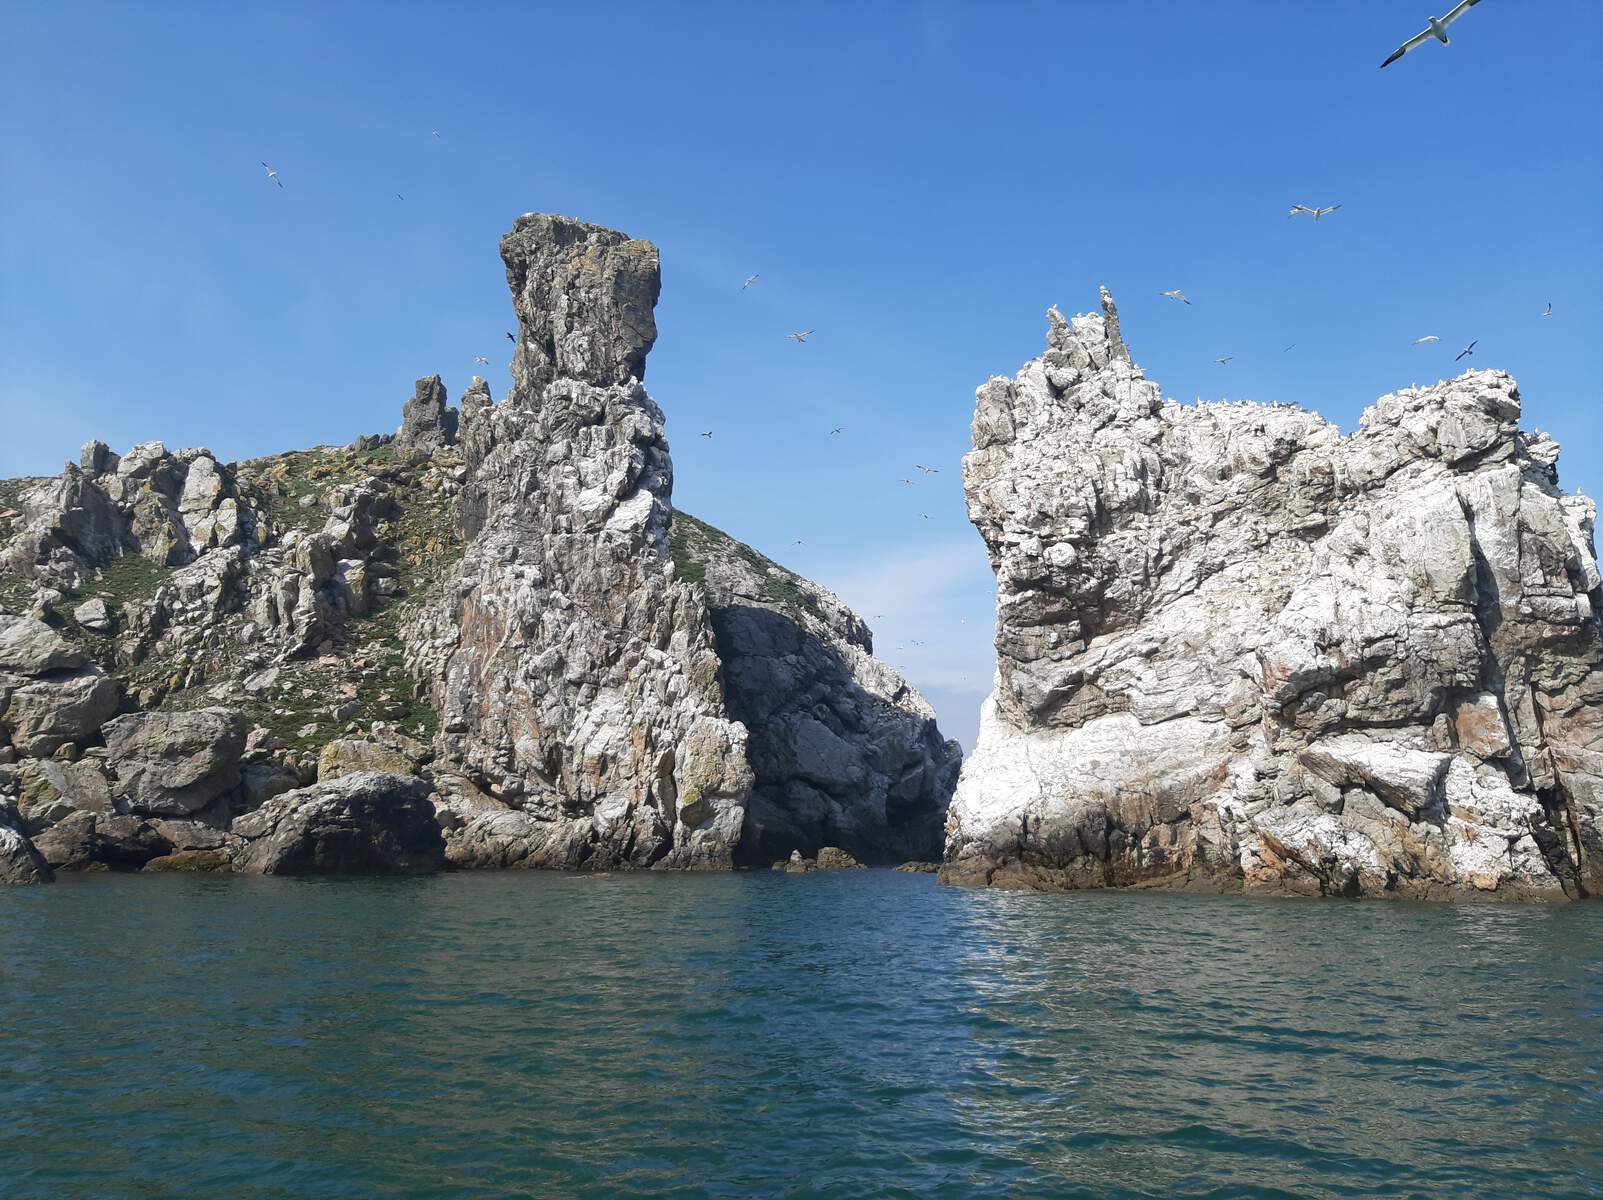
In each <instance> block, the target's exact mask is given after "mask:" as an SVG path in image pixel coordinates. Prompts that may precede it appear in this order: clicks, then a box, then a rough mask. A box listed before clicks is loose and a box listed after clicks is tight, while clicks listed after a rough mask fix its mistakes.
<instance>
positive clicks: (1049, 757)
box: [943, 292, 1603, 899]
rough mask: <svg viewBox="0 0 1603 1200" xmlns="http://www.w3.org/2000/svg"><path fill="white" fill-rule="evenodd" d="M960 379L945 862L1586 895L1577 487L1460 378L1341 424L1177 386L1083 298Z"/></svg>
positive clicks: (1084, 873)
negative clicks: (1148, 365) (950, 784)
mask: <svg viewBox="0 0 1603 1200" xmlns="http://www.w3.org/2000/svg"><path fill="white" fill-rule="evenodd" d="M1049 316H1050V319H1051V329H1050V333H1049V336H1048V350H1047V353H1046V354H1045V355H1044V356H1043V357H1042V358H1040V359H1037V360H1036V361H1034V362H1032V363H1030V364H1028V365H1027V366H1025V368H1024V369H1023V370H1022V371H1021V372H1020V373H1019V375H1018V376H1017V377H1016V378H1015V379H1013V380H1006V379H993V380H991V381H990V382H989V383H987V384H986V385H985V386H984V387H982V388H981V389H980V390H979V394H978V405H977V408H976V411H975V417H974V450H973V451H972V452H971V453H970V454H969V455H968V456H967V458H966V459H965V460H964V483H965V490H966V493H967V498H968V506H969V515H970V518H971V520H973V522H974V524H975V525H976V527H977V528H978V529H979V531H980V533H981V535H982V536H983V537H984V538H985V541H986V545H987V547H988V548H989V551H990V555H991V561H992V565H993V567H994V569H995V571H996V574H997V583H998V601H999V605H998V607H999V619H998V628H997V637H996V650H997V670H996V680H995V688H994V691H993V693H992V696H991V699H990V700H989V701H988V702H987V703H986V705H985V708H984V710H983V713H982V725H981V733H980V738H979V742H978V745H977V746H976V748H975V752H974V754H973V755H972V757H971V758H970V759H969V761H968V763H967V764H966V765H965V767H964V769H963V774H962V780H961V782H960V784H959V786H958V790H957V794H956V796H955V797H954V799H953V802H952V806H951V812H950V816H949V821H948V840H947V859H948V862H947V865H946V867H945V869H944V871H943V878H944V879H946V880H948V881H950V882H960V883H991V884H995V885H999V886H1015V887H1043V888H1060V887H1099V886H1111V885H1126V884H1127V885H1138V886H1172V887H1199V888H1229V889H1246V890H1250V891H1289V892H1308V893H1324V894H1340V895H1365V896H1369V895H1374V896H1413V897H1431V898H1434V897H1441V898H1475V897H1481V896H1487V897H1505V898H1509V897H1512V898H1540V899H1558V898H1562V897H1563V896H1564V895H1565V894H1566V893H1568V894H1569V895H1582V894H1586V893H1588V892H1595V891H1598V890H1603V640H1600V635H1599V625H1600V612H1603V592H1600V588H1599V582H1600V581H1599V574H1598V567H1597V562H1596V556H1595V552H1594V549H1593V544H1592V540H1593V520H1594V510H1593V505H1592V502H1591V501H1590V500H1587V499H1585V498H1582V497H1579V496H1573V495H1565V494H1564V493H1563V492H1561V491H1560V490H1559V488H1558V480H1557V472H1556V466H1555V464H1556V462H1557V458H1558V447H1557V446H1556V445H1555V444H1554V443H1553V442H1552V441H1550V440H1549V439H1548V438H1546V437H1545V436H1544V435H1542V434H1530V433H1526V432H1523V431H1522V430H1521V429H1520V427H1519V417H1520V400H1519V394H1518V392H1517V390H1516V389H1515V386H1514V382H1513V380H1511V379H1510V378H1509V377H1508V376H1506V375H1503V374H1500V373H1498V372H1495V371H1471V372H1468V373H1466V374H1465V375H1463V376H1460V377H1459V378H1457V379H1454V380H1451V381H1448V382H1444V383H1439V384H1437V385H1435V386H1433V387H1428V388H1422V389H1417V390H1414V389H1411V390H1408V391H1404V392H1399V393H1396V394H1394V395H1390V396H1386V397H1383V398H1382V399H1381V400H1380V401H1379V402H1377V403H1376V404H1375V405H1374V406H1373V407H1372V408H1370V409H1369V410H1368V411H1367V412H1366V413H1365V414H1364V417H1363V420H1362V422H1361V425H1360V428H1359V430H1358V432H1356V433H1354V434H1353V435H1351V436H1350V437H1343V436H1342V435H1341V434H1340V432H1339V431H1338V430H1337V429H1336V428H1335V427H1334V426H1332V425H1330V424H1329V423H1328V422H1326V421H1324V420H1322V419H1320V418H1319V417H1318V416H1316V415H1314V414H1312V413H1308V412H1304V411H1302V410H1300V409H1298V408H1296V407H1291V406H1280V405H1274V406H1269V405H1256V404H1199V405H1195V406H1191V405H1180V404H1176V403H1174V402H1172V401H1165V400H1163V399H1162V398H1161V397H1160V394H1159V391H1158V388H1157V385H1156V384H1153V383H1151V382H1149V381H1148V380H1147V379H1146V378H1145V377H1144V376H1143V375H1142V373H1141V371H1140V369H1139V368H1137V367H1136V366H1135V365H1134V363H1132V362H1131V360H1130V357H1129V353H1128V351H1127V350H1126V348H1125V345H1124V342H1123V340H1122V337H1121V335H1120V332H1119V327H1118V319H1117V314H1116V313H1115V311H1114V308H1113V304H1112V301H1111V299H1110V298H1109V297H1108V296H1107V295H1106V293H1105V292H1104V296H1103V312H1102V314H1100V315H1093V316H1081V317H1076V318H1075V319H1074V320H1073V321H1072V322H1069V321H1065V320H1063V319H1062V318H1061V317H1060V316H1059V315H1058V314H1057V312H1056V310H1053V312H1052V313H1050V314H1049Z"/></svg>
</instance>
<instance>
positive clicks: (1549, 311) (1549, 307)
mask: <svg viewBox="0 0 1603 1200" xmlns="http://www.w3.org/2000/svg"><path fill="white" fill-rule="evenodd" d="M1542 315H1543V316H1544V317H1551V316H1552V315H1553V302H1552V301H1551V300H1549V301H1548V302H1547V311H1546V312H1545V313H1543V314H1542Z"/></svg>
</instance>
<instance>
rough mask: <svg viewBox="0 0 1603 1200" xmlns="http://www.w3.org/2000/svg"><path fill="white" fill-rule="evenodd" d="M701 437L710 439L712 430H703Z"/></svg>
mask: <svg viewBox="0 0 1603 1200" xmlns="http://www.w3.org/2000/svg"><path fill="white" fill-rule="evenodd" d="M701 436H702V437H706V438H710V437H711V436H712V430H710V429H706V430H703V431H702V434H701Z"/></svg>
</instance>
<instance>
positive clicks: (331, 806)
mask: <svg viewBox="0 0 1603 1200" xmlns="http://www.w3.org/2000/svg"><path fill="white" fill-rule="evenodd" d="M428 797H429V786H428V784H426V783H425V782H423V781H422V780H420V779H417V778H414V777H412V776H406V775H385V774H382V773H380V772H377V771H359V772H357V773H355V774H352V775H344V776H341V777H340V778H338V779H335V780H331V781H330V782H328V783H319V784H315V785H313V786H312V787H308V788H301V789H299V790H297V791H293V792H286V793H284V794H283V795H282V796H278V797H275V798H274V799H272V800H269V801H268V802H267V803H266V804H264V805H262V807H261V808H259V809H257V810H256V811H255V812H253V813H250V814H249V815H247V816H244V817H240V818H239V819H238V820H236V821H235V822H234V832H235V833H236V834H238V835H240V836H242V837H246V838H249V839H252V840H251V843H250V845H249V846H248V847H247V848H246V849H245V850H244V851H243V852H242V853H240V854H239V855H238V856H237V857H236V858H235V859H234V862H233V866H234V869H235V870H236V871H239V872H241V873H243V874H247V875H313V874H315V875H420V874H427V873H429V872H431V871H437V870H439V869H440V868H441V867H443V866H444V865H445V842H444V840H443V839H442V838H441V836H440V827H439V825H438V823H437V822H436V821H435V819H434V808H433V806H432V805H431V804H430V803H429V799H428Z"/></svg>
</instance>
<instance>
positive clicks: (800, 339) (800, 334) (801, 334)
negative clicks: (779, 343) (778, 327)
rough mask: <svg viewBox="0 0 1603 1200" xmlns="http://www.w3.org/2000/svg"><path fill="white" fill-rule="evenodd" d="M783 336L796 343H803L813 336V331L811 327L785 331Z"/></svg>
mask: <svg viewBox="0 0 1603 1200" xmlns="http://www.w3.org/2000/svg"><path fill="white" fill-rule="evenodd" d="M785 336H786V337H787V338H789V339H790V340H791V341H793V342H795V343H797V344H798V345H801V344H805V343H806V341H807V339H808V338H810V337H812V336H813V331H812V330H811V329H802V330H799V331H797V332H796V333H787V334H786V335H785Z"/></svg>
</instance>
